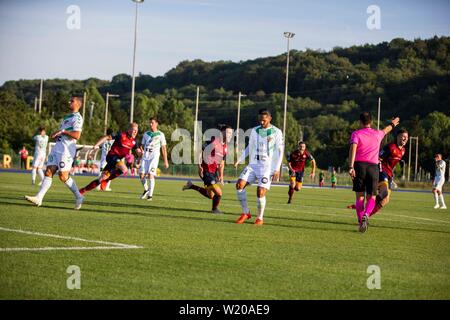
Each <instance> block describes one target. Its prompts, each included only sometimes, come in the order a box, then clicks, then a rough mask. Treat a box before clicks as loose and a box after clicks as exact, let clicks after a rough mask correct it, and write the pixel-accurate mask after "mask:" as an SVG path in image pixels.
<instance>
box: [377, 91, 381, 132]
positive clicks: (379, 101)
mask: <svg viewBox="0 0 450 320" xmlns="http://www.w3.org/2000/svg"><path fill="white" fill-rule="evenodd" d="M380 113H381V97H378V121H377V126H378V127H377V129H378V130H380Z"/></svg>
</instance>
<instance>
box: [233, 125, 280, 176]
mask: <svg viewBox="0 0 450 320" xmlns="http://www.w3.org/2000/svg"><path fill="white" fill-rule="evenodd" d="M283 150H284V141H283V133H282V132H281V130H280V129H278V128H277V127H275V126H273V125H271V126H270V127H268V128H263V127H261V126H257V127H255V128H253V129H252V131H251V133H250V140H249V143H248V146H247V148H246V149H245V152H244V154H243V155H242V156H241V159H240V160H239V162H243V161H244V160H245V158H246V157H247V155H248V156H249V164H250V165H251V166H259V167H265V168H270V169H271V171H272V172H273V171H278V170H280V166H281V162H282V160H283Z"/></svg>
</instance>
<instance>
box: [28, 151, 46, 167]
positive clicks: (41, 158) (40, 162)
mask: <svg viewBox="0 0 450 320" xmlns="http://www.w3.org/2000/svg"><path fill="white" fill-rule="evenodd" d="M44 163H45V153H37V154H35V155H34V157H33V163H32V165H31V166H32V167H33V168H42V167H43V166H44Z"/></svg>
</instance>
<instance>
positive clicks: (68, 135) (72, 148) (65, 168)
mask: <svg viewBox="0 0 450 320" xmlns="http://www.w3.org/2000/svg"><path fill="white" fill-rule="evenodd" d="M82 105H83V99H82V98H80V97H72V98H71V99H70V105H69V108H70V110H71V111H72V113H71V114H69V115H67V116H65V117H64V118H63V120H62V121H61V125H60V130H58V131H57V132H55V133H53V134H52V135H51V138H52V139H56V144H55V146H54V147H53V149H52V151H51V152H50V154H49V156H48V161H47V169H46V170H45V177H44V180H43V181H42V185H41V188H40V189H39V192H38V193H37V194H36V195H35V196H25V199H26V200H28V201H29V202H31V203H33V204H35V205H36V206H38V207H39V206H41V205H42V200H43V199H44V196H45V194H46V193H47V191H48V189H50V187H51V185H52V181H53V176H54V174H55V173H56V172H57V171H58V174H59V179H60V180H61V181H62V182H64V184H65V185H66V186H67V187H68V188H69V189H70V191H72V193H73V194H74V195H75V209H76V210H79V209H80V208H81V205H82V203H83V200H84V197H83V196H82V195H81V194H80V192H79V191H78V187H77V185H76V183H75V181H74V180H73V179H72V178H71V177H69V172H70V169H71V168H72V164H73V161H74V158H75V153H76V143H77V140H78V139H80V136H81V130H82V128H83V117H82V116H81V115H80V113H79V112H78V110H80V108H81V106H82Z"/></svg>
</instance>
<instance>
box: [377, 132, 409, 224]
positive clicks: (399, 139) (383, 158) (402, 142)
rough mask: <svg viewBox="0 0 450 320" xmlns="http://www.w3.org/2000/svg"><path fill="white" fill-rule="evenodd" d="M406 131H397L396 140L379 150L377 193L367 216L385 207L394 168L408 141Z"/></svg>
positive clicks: (403, 153)
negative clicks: (373, 205) (379, 166)
mask: <svg viewBox="0 0 450 320" xmlns="http://www.w3.org/2000/svg"><path fill="white" fill-rule="evenodd" d="M408 138H409V136H408V131H406V130H404V129H402V130H399V131H397V135H396V141H395V142H391V143H389V144H387V145H386V146H385V147H384V148H383V149H382V150H381V151H380V156H379V157H380V162H381V171H380V175H379V178H378V180H379V183H378V195H377V197H376V199H375V202H376V204H375V208H374V209H373V210H372V212H370V213H369V217H371V216H373V215H374V214H375V213H377V212H378V211H380V210H381V208H383V207H385V206H386V205H387V204H388V203H389V200H390V195H391V192H392V189H393V181H394V180H393V178H394V168H395V166H396V165H397V163H399V162H400V161H401V160H402V158H403V156H404V155H405V152H406V149H405V146H406V144H407V143H408Z"/></svg>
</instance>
